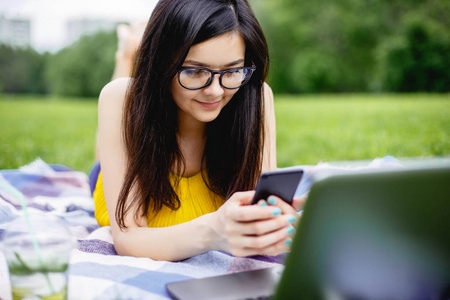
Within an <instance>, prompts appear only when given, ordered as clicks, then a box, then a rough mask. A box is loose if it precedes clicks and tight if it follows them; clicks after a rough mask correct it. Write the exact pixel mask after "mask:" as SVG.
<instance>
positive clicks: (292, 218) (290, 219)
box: [287, 215, 296, 224]
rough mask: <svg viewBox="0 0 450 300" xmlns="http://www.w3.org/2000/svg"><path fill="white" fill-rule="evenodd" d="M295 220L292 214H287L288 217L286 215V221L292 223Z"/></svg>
mask: <svg viewBox="0 0 450 300" xmlns="http://www.w3.org/2000/svg"><path fill="white" fill-rule="evenodd" d="M295 220H296V218H295V216H293V215H289V216H288V217H287V221H288V222H289V223H291V224H292V223H294V222H295Z"/></svg>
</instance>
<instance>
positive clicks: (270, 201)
mask: <svg viewBox="0 0 450 300" xmlns="http://www.w3.org/2000/svg"><path fill="white" fill-rule="evenodd" d="M267 202H269V204H270V205H275V203H277V199H275V197H273V196H270V197H269V199H267Z"/></svg>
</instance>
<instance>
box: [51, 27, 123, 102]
mask: <svg viewBox="0 0 450 300" xmlns="http://www.w3.org/2000/svg"><path fill="white" fill-rule="evenodd" d="M116 48H117V37H116V34H115V32H99V33H96V34H94V35H87V36H83V37H82V38H80V39H79V40H78V41H77V42H75V43H74V44H73V45H71V46H69V47H67V48H64V49H62V50H60V51H59V52H58V53H56V54H54V55H52V56H51V57H50V58H49V60H48V65H47V72H46V78H47V81H48V84H49V91H50V92H51V93H53V94H58V95H65V96H79V97H97V96H98V95H99V93H100V91H101V89H102V87H103V86H104V85H105V84H107V83H108V82H109V81H110V80H111V76H112V73H113V69H114V53H115V51H116Z"/></svg>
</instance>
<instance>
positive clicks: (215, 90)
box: [203, 74, 224, 97]
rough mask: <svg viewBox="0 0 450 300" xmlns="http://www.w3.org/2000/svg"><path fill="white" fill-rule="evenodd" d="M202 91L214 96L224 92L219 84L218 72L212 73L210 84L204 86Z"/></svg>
mask: <svg viewBox="0 0 450 300" xmlns="http://www.w3.org/2000/svg"><path fill="white" fill-rule="evenodd" d="M203 92H204V93H205V94H207V95H213V96H216V97H217V96H220V95H222V94H223V93H224V88H223V87H222V86H221V85H220V81H219V74H214V77H213V79H212V82H211V84H210V85H208V86H207V87H205V88H204V89H203Z"/></svg>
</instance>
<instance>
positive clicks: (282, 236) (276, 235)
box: [239, 225, 295, 249]
mask: <svg viewBox="0 0 450 300" xmlns="http://www.w3.org/2000/svg"><path fill="white" fill-rule="evenodd" d="M294 232H295V229H294V227H293V226H292V225H289V226H287V227H283V228H280V229H278V230H276V231H273V232H270V233H267V234H264V235H251V236H249V235H247V236H242V239H241V241H239V242H240V244H241V247H243V248H252V249H265V248H267V247H268V246H270V245H273V244H276V243H278V242H280V241H284V240H286V239H287V238H289V237H290V235H292V234H293V233H294Z"/></svg>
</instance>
